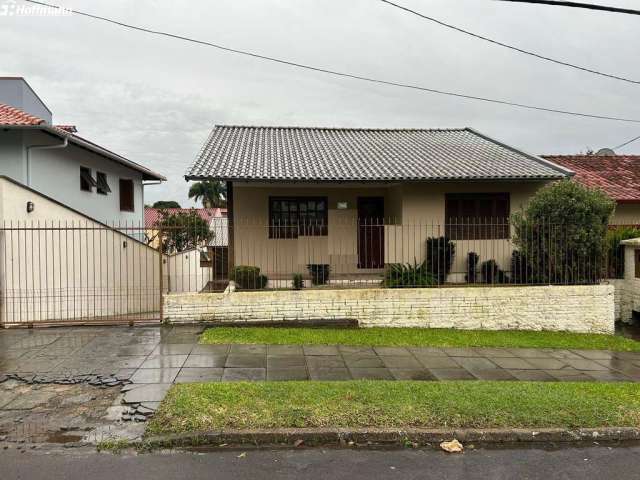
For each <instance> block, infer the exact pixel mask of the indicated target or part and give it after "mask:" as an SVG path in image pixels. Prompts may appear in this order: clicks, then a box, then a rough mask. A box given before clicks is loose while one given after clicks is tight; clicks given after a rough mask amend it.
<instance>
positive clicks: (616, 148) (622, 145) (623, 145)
mask: <svg viewBox="0 0 640 480" xmlns="http://www.w3.org/2000/svg"><path fill="white" fill-rule="evenodd" d="M636 140H640V135H638V136H637V137H635V138H632V139H631V140H629V141H628V142H624V143H622V144H620V145H618V146H617V147H613V149H614V150H618V149H619V148H622V147H626V146H627V145H629V144H630V143H633V142H635V141H636Z"/></svg>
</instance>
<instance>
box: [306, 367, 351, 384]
mask: <svg viewBox="0 0 640 480" xmlns="http://www.w3.org/2000/svg"><path fill="white" fill-rule="evenodd" d="M308 371H309V378H310V379H311V380H322V381H335V380H352V378H351V373H349V370H347V368H345V367H342V368H322V367H321V368H309V369H308Z"/></svg>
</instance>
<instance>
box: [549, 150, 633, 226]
mask: <svg viewBox="0 0 640 480" xmlns="http://www.w3.org/2000/svg"><path fill="white" fill-rule="evenodd" d="M604 152H605V154H595V155H543V156H542V158H545V159H547V160H549V161H550V162H553V163H556V164H558V165H562V166H564V167H565V168H568V169H570V170H573V171H574V172H575V176H574V177H573V178H574V180H575V181H577V182H580V183H582V184H583V185H586V186H587V187H592V188H600V189H601V190H603V191H604V192H605V193H606V194H607V195H609V196H610V197H611V198H612V199H613V200H615V201H616V211H615V214H614V216H613V219H612V221H611V223H612V224H614V225H640V155H615V154H612V153H609V154H606V152H607V151H606V150H605V151H604Z"/></svg>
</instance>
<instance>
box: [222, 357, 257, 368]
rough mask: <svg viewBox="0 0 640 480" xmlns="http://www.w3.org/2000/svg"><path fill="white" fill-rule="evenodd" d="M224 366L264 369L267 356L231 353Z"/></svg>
mask: <svg viewBox="0 0 640 480" xmlns="http://www.w3.org/2000/svg"><path fill="white" fill-rule="evenodd" d="M225 366H226V367H231V368H265V367H266V366H267V356H266V355H250V354H233V353H232V354H230V355H229V356H228V357H227V363H225Z"/></svg>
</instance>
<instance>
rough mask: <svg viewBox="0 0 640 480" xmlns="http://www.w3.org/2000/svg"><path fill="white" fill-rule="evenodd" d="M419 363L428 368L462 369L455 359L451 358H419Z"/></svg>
mask: <svg viewBox="0 0 640 480" xmlns="http://www.w3.org/2000/svg"><path fill="white" fill-rule="evenodd" d="M416 358H417V359H418V361H419V362H420V363H421V364H422V365H423V366H424V367H426V368H430V369H431V368H460V365H458V363H456V361H455V360H454V359H453V358H450V357H419V356H417V355H416Z"/></svg>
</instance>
